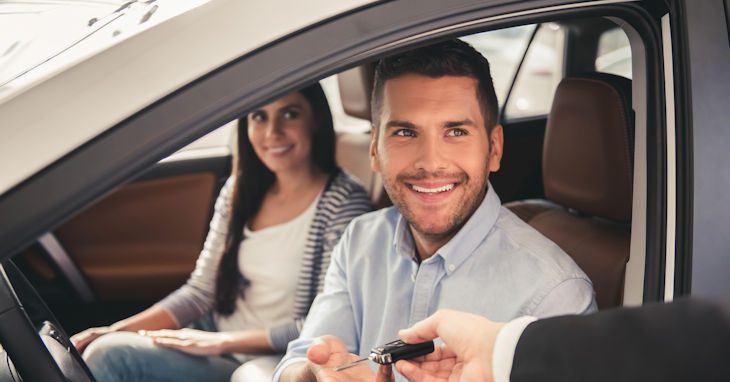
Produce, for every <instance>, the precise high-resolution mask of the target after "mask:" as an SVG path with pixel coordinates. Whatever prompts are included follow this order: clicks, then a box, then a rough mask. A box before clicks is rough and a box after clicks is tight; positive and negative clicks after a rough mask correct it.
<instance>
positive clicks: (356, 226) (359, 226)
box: [348, 207, 400, 235]
mask: <svg viewBox="0 0 730 382" xmlns="http://www.w3.org/2000/svg"><path fill="white" fill-rule="evenodd" d="M399 217H400V213H399V212H398V209H396V208H395V207H387V208H381V209H379V210H375V211H371V212H368V213H365V214H362V215H360V216H358V217H356V218H355V219H352V222H351V223H350V226H349V227H348V229H349V230H350V231H351V232H353V233H357V234H358V235H364V234H366V233H387V232H391V233H392V232H393V231H394V230H395V226H396V225H397V224H398V218H399Z"/></svg>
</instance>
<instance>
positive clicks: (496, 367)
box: [492, 316, 537, 382]
mask: <svg viewBox="0 0 730 382" xmlns="http://www.w3.org/2000/svg"><path fill="white" fill-rule="evenodd" d="M535 320H537V318H535V317H531V316H524V317H520V318H516V319H514V320H512V321H510V322H509V323H507V325H505V326H504V327H502V330H500V331H499V334H497V339H496V340H495V341H494V350H493V352H492V375H493V376H494V382H509V377H510V374H511V373H512V361H513V359H514V358H515V349H516V348H517V342H518V341H519V340H520V336H521V335H522V332H523V331H524V330H525V328H526V327H527V325H530V324H531V323H532V322H534V321H535Z"/></svg>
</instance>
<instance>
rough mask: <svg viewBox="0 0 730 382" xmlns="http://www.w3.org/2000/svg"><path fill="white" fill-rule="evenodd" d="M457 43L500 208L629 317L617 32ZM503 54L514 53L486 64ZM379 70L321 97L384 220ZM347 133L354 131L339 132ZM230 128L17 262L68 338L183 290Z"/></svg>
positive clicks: (572, 23)
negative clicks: (484, 85) (488, 110)
mask: <svg viewBox="0 0 730 382" xmlns="http://www.w3.org/2000/svg"><path fill="white" fill-rule="evenodd" d="M464 39H465V40H467V41H469V42H470V43H472V44H473V45H474V46H475V47H476V48H477V49H478V50H480V51H482V52H483V53H484V54H485V56H486V57H487V58H488V59H489V60H490V62H491V63H492V76H493V77H495V84H496V85H498V86H497V87H498V98H500V101H501V105H500V106H501V108H500V110H501V124H502V125H503V127H504V135H505V138H504V140H505V148H504V157H503V159H502V166H501V170H500V171H499V172H497V173H494V174H492V175H490V182H491V184H492V185H493V187H494V188H495V189H496V190H497V193H498V194H499V196H500V198H501V200H502V202H503V204H504V206H505V207H507V208H509V209H510V210H511V211H512V212H514V213H515V214H516V215H517V216H519V217H520V218H521V219H522V220H524V221H525V222H527V223H528V224H530V225H531V226H532V227H534V228H535V229H536V230H538V231H539V232H541V233H542V234H543V235H545V236H547V237H548V238H550V239H551V240H553V241H554V242H556V243H557V244H558V245H559V246H560V247H561V248H562V249H563V250H564V251H565V252H567V253H568V254H569V255H570V256H571V257H572V258H573V259H574V260H575V261H576V263H577V264H578V265H579V266H580V267H581V268H582V269H583V270H584V271H585V272H586V274H587V275H588V276H589V277H590V279H591V280H592V281H593V284H594V288H595V290H596V295H597V301H598V306H599V308H600V309H609V308H612V307H617V306H622V305H625V301H627V296H628V297H630V298H631V299H633V300H634V301H635V300H636V299H637V297H636V296H637V295H638V299H639V301H640V300H641V293H642V288H643V285H639V284H637V283H636V282H633V281H630V280H627V277H626V273H627V264H629V260H630V254H633V252H631V247H632V245H631V240H632V211H633V210H634V207H635V205H634V200H635V198H634V187H633V180H634V161H633V158H634V155H635V154H634V137H635V133H634V125H635V123H634V118H635V114H634V111H633V107H632V105H634V104H635V103H636V102H637V101H636V100H635V99H634V100H632V83H631V77H632V62H633V60H632V56H631V53H632V50H631V49H630V46H629V39H628V38H627V36H626V33H625V32H624V30H623V29H622V28H621V26H620V25H619V24H617V22H616V21H614V20H612V19H609V18H602V17H601V18H598V17H595V18H586V19H566V20H559V21H553V22H544V23H541V24H533V25H527V26H524V25H523V26H518V27H512V28H507V29H503V30H496V31H487V32H482V33H478V34H473V35H470V36H465V37H464ZM507 42H510V43H512V45H510V44H507ZM506 45H509V46H513V48H512V50H513V51H512V52H508V53H499V52H497V53H495V52H494V49H496V48H495V47H500V46H506ZM500 54H501V55H502V56H500ZM504 62H508V64H504V65H505V67H506V68H505V69H501V68H498V66H499V65H501V64H502V63H504ZM374 65H375V63H374V62H367V63H363V64H361V65H358V66H356V67H353V68H349V69H347V70H345V71H343V72H340V73H338V74H336V75H335V76H332V77H328V78H326V79H323V80H322V84H323V87H324V88H325V91H326V93H327V95H328V98H329V100H330V105H331V107H332V108H333V117H334V121H335V129H336V130H337V131H338V138H337V160H338V162H339V164H340V165H341V166H342V167H343V168H344V169H346V170H347V171H349V172H350V173H352V174H353V175H355V176H356V177H357V178H358V179H359V180H360V181H361V182H362V183H363V185H364V186H365V187H366V189H368V190H369V192H370V195H371V197H372V200H373V203H374V205H375V208H385V207H387V206H389V205H390V204H391V203H390V200H389V199H388V196H387V194H386V193H385V191H384V189H383V185H382V181H381V179H380V178H379V176H378V174H376V173H373V172H372V170H371V169H370V163H369V157H368V146H369V141H370V135H369V129H368V128H367V126H369V118H370V92H371V90H372V77H373V71H374ZM498 81H499V82H500V83H499V84H497V82H498ZM634 98H635V97H634ZM353 120H356V121H358V123H357V124H356V125H357V126H358V127H357V128H352V127H351V126H349V127H348V126H343V124H347V121H353ZM235 129H236V121H233V122H231V123H229V124H226V125H225V126H223V127H221V128H220V129H218V130H216V131H215V132H213V133H211V134H210V135H209V136H206V137H204V138H202V139H200V140H199V141H198V142H195V143H194V144H192V145H191V146H188V147H186V148H184V149H182V150H181V151H179V152H178V153H176V154H173V155H172V156H171V157H169V158H167V159H165V160H162V161H160V162H159V163H158V164H157V165H155V166H154V167H153V168H151V169H149V170H148V171H146V172H145V173H144V174H142V175H140V176H139V177H138V178H137V179H136V180H134V181H133V182H131V183H128V184H126V185H124V186H121V187H119V188H118V189H116V190H115V191H114V192H112V193H110V194H108V195H106V196H105V197H104V198H102V199H101V200H99V201H98V202H97V203H95V204H94V205H93V206H91V207H89V208H87V209H86V210H84V211H81V212H80V213H78V214H77V215H76V216H74V217H72V218H71V219H70V220H68V221H66V222H65V223H64V224H63V225H61V226H60V227H59V228H58V229H56V230H55V231H53V232H49V233H47V234H46V235H44V236H43V237H42V238H41V239H40V240H39V241H38V242H37V243H35V244H34V245H33V246H31V247H29V248H27V249H26V250H25V251H23V253H22V255H21V256H17V257H16V258H15V262H16V264H17V265H18V267H19V269H20V270H21V271H22V273H23V274H24V275H25V276H26V277H27V278H28V279H29V281H30V282H31V284H32V285H33V287H34V288H35V289H36V290H37V291H38V292H39V294H40V295H41V296H42V298H43V299H44V300H45V301H46V302H47V303H48V305H49V306H50V308H51V310H52V311H53V312H54V313H55V314H56V316H57V317H58V319H59V322H60V323H61V324H62V325H63V326H64V327H65V329H66V331H67V332H68V333H75V332H77V331H80V330H82V329H84V328H87V327H90V326H95V325H106V324H109V323H111V322H114V321H116V320H118V319H121V318H123V317H126V316H128V315H130V314H133V313H135V312H137V311H140V310H142V309H144V308H145V307H147V306H149V305H150V304H152V303H154V302H155V301H157V300H159V299H160V298H162V297H164V296H165V295H166V294H168V293H170V292H171V291H173V290H174V289H176V288H177V287H178V286H180V285H181V284H183V283H184V282H185V280H186V279H187V277H188V275H189V273H190V272H191V271H192V269H193V267H194V264H195V260H196V258H197V256H198V254H199V252H200V249H201V248H202V243H203V240H204V238H205V235H206V232H207V228H208V222H209V219H210V217H211V215H212V207H213V202H214V200H215V198H216V195H217V193H218V190H219V189H220V187H221V186H222V185H223V182H225V180H226V178H227V176H228V174H229V173H230V170H231V153H232V152H233V148H232V147H231V142H233V141H234V140H233V139H232V134H233V132H234V131H235ZM641 266H643V265H641ZM641 272H642V273H643V268H642V269H641Z"/></svg>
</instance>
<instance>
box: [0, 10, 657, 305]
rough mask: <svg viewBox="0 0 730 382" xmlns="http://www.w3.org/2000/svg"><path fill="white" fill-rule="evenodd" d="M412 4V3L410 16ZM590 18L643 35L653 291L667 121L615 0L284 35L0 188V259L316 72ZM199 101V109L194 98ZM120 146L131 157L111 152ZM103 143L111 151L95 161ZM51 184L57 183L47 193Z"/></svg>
mask: <svg viewBox="0 0 730 382" xmlns="http://www.w3.org/2000/svg"><path fill="white" fill-rule="evenodd" d="M412 9H419V12H418V13H417V14H415V16H414V12H412ZM590 16H612V17H617V18H620V19H622V20H624V21H626V22H627V23H629V24H631V25H632V26H633V28H635V29H637V30H639V31H640V34H641V36H643V39H644V41H643V43H644V45H645V46H644V48H645V52H646V57H645V64H646V67H647V70H646V73H647V85H648V86H647V87H646V89H645V91H646V100H647V105H646V107H647V114H646V119H647V126H648V129H647V147H646V160H647V172H646V195H645V199H646V206H645V208H646V211H645V212H646V213H645V217H646V219H645V224H643V227H642V228H643V229H644V230H645V231H644V232H645V256H646V260H645V269H644V275H643V276H644V277H643V281H644V291H643V301H645V302H646V301H660V300H661V299H662V297H663V292H664V283H663V281H664V256H665V246H666V179H665V178H666V170H665V169H666V151H665V149H666V142H665V140H666V137H665V129H663V128H659V127H663V126H664V114H663V110H664V103H663V102H664V98H663V97H662V96H660V95H662V94H664V93H663V76H662V73H663V72H662V66H661V62H660V57H661V55H660V46H661V38H660V31H659V26H658V25H657V22H656V18H655V17H654V16H653V15H652V14H651V13H650V12H647V10H646V9H644V8H642V7H641V6H638V5H636V4H635V3H633V2H626V1H618V0H617V1H587V2H581V3H573V2H568V1H555V0H552V1H524V2H511V1H494V2H492V3H488V4H484V3H483V2H476V1H466V0H465V1H459V2H454V3H452V2H450V3H448V4H445V3H444V2H442V1H440V0H428V1H416V0H404V1H398V2H384V3H377V4H374V5H372V6H369V7H365V8H363V9H359V10H356V11H353V12H351V13H346V14H343V15H340V16H338V17H335V18H332V19H330V20H328V21H326V22H323V23H320V24H318V25H316V26H314V27H311V28H308V29H304V30H302V31H299V32H297V33H295V34H292V35H289V36H286V37H284V38H281V39H279V40H277V41H275V42H272V43H270V44H268V45H266V46H265V47H262V48H260V49H257V50H256V51H254V52H251V53H249V54H247V55H244V56H242V57H240V58H238V59H236V60H234V61H232V62H231V63H229V64H227V65H225V66H223V67H221V68H218V69H216V70H214V71H212V72H210V73H208V74H206V75H204V76H202V77H201V78H199V79H198V80H196V81H194V82H192V83H190V84H189V85H187V86H185V87H183V88H181V89H179V90H177V91H176V92H174V93H172V94H170V95H168V96H166V97H164V98H162V99H160V100H159V101H157V102H156V103H154V104H152V105H151V106H149V107H147V108H145V109H144V110H141V111H139V112H138V113H136V114H135V115H133V116H131V117H130V118H128V119H126V120H124V121H122V122H121V123H119V124H117V125H116V126H115V127H113V128H111V129H109V130H108V131H107V132H105V133H104V134H102V135H100V136H98V137H97V138H95V139H93V140H92V141H90V142H88V143H87V144H85V145H83V146H81V147H79V148H78V149H76V150H74V151H73V152H71V153H70V154H68V155H66V156H65V157H63V158H62V159H60V160H58V161H57V162H55V163H53V164H52V165H50V166H49V167H47V168H46V169H44V170H43V171H41V172H39V173H38V174H36V175H34V176H33V177H31V178H29V179H27V180H26V181H24V182H23V183H21V184H20V185H17V186H16V187H14V188H13V189H12V190H11V191H10V192H8V193H6V194H4V195H2V196H0V216H13V217H14V220H13V221H10V220H3V221H0V257H1V258H7V257H9V256H11V255H13V254H14V253H16V252H17V251H19V250H20V249H22V248H23V247H24V246H25V245H28V244H30V243H31V242H32V241H33V240H34V239H35V238H37V237H38V236H39V235H40V234H42V233H43V232H46V231H48V230H49V229H51V228H53V227H55V226H57V225H58V224H60V223H61V222H62V221H64V220H65V219H67V218H68V217H69V216H72V215H73V214H75V213H78V212H79V211H81V210H82V208H83V207H85V206H88V205H89V203H91V202H93V201H94V200H97V199H98V198H100V197H101V196H103V195H105V194H107V193H108V192H110V191H111V190H112V189H113V188H114V187H116V186H118V185H119V184H121V183H123V182H125V181H128V180H130V179H132V178H133V177H135V176H137V175H138V174H140V173H141V172H142V171H143V170H144V169H145V168H149V167H150V166H152V165H153V164H154V163H156V162H157V161H158V160H160V159H162V158H164V157H166V156H168V155H170V154H172V152H174V151H175V150H176V149H177V148H179V147H181V146H183V145H184V144H187V143H189V142H191V141H193V140H195V139H196V138H199V137H201V136H202V135H204V134H205V133H207V132H210V131H212V130H213V129H215V128H216V127H218V126H220V125H222V124H224V123H226V122H227V121H230V120H232V119H234V118H236V117H237V116H239V115H241V114H242V113H244V112H245V111H246V110H250V109H252V108H253V107H255V106H257V105H261V104H265V103H266V102H270V101H271V100H274V99H276V98H278V97H280V96H282V95H284V94H286V93H288V92H290V91H293V90H295V89H297V88H299V87H301V86H303V85H306V84H308V83H310V82H312V81H315V80H317V79H319V78H323V77H326V76H328V75H331V74H334V73H336V72H339V71H341V70H344V69H347V68H350V67H353V66H355V65H358V64H361V63H363V62H365V61H368V60H371V59H373V58H375V57H378V56H382V55H385V54H388V53H394V52H397V51H402V50H405V49H408V48H412V47H414V46H418V45H421V44H425V43H430V42H433V41H434V40H436V39H443V38H448V37H452V36H455V35H458V34H466V33H470V32H475V31H477V30H485V29H496V28H502V27H507V26H513V25H518V24H523V23H539V22H544V21H548V20H553V19H556V18H561V17H571V18H572V17H590ZM283 57H286V60H283V59H282V58H283ZM292 62H294V63H296V64H292ZM203 104H204V105H206V107H205V108H203V107H199V106H196V105H203ZM161 121H164V123H161ZM129 148H134V150H135V151H134V153H133V154H134V155H129V154H128V153H127V155H119V154H120V150H127V149H129ZM110 153H111V154H112V155H115V154H117V155H118V157H117V159H115V160H107V161H103V162H102V163H97V161H95V160H94V159H95V158H98V157H100V156H106V157H108V156H109V154H110ZM92 164H93V165H92ZM52 185H53V186H55V188H56V190H55V192H54V194H52V195H47V193H46V192H45V190H47V189H49V187H50V186H52Z"/></svg>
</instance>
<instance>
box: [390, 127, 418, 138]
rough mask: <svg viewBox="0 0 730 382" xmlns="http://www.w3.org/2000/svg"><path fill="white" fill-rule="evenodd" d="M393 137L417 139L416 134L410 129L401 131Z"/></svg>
mask: <svg viewBox="0 0 730 382" xmlns="http://www.w3.org/2000/svg"><path fill="white" fill-rule="evenodd" d="M393 135H397V136H399V137H415V136H416V132H415V131H413V130H410V129H400V130H397V131H396V132H395V133H394V134H393Z"/></svg>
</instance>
